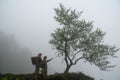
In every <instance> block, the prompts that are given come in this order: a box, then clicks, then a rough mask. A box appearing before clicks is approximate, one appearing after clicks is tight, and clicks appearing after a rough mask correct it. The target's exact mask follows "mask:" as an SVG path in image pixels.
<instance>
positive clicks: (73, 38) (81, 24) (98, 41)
mask: <svg viewBox="0 0 120 80" xmlns="http://www.w3.org/2000/svg"><path fill="white" fill-rule="evenodd" d="M55 12H56V16H55V17H54V18H55V20H56V21H57V22H58V23H60V25H61V27H60V28H57V29H56V30H55V32H54V33H52V34H51V37H52V39H51V40H50V44H52V45H53V46H54V48H55V49H56V50H57V51H58V56H62V57H63V60H64V61H65V62H66V69H67V68H68V67H71V66H72V65H75V64H76V63H77V62H78V61H79V60H81V59H84V60H86V61H88V62H90V63H91V64H94V65H96V66H98V67H99V68H100V69H101V70H107V69H108V68H111V67H114V66H110V65H109V63H110V62H109V61H108V59H109V58H111V57H112V58H115V57H116V55H115V53H116V52H117V51H118V50H119V49H116V47H115V46H111V45H108V44H105V43H104V41H103V38H104V36H105V32H103V31H102V30H101V29H100V28H97V29H94V28H93V22H87V21H85V20H84V19H80V16H81V14H82V11H81V12H77V11H76V10H72V9H70V8H69V9H66V8H65V7H64V6H63V5H62V4H60V7H59V8H55ZM68 70H69V69H68Z"/></svg>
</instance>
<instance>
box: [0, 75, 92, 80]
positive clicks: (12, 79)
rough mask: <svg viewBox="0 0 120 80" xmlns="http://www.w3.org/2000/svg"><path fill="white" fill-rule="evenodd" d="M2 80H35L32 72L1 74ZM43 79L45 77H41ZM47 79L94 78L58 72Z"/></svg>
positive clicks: (71, 79)
mask: <svg viewBox="0 0 120 80" xmlns="http://www.w3.org/2000/svg"><path fill="white" fill-rule="evenodd" d="M0 80H35V79H34V77H33V75H32V74H19V75H18V74H10V73H9V74H4V75H3V74H0ZM39 80H43V79H39ZM47 80H94V78H92V77H90V76H87V75H85V74H83V73H67V74H63V73H56V74H54V75H49V76H48V79H47Z"/></svg>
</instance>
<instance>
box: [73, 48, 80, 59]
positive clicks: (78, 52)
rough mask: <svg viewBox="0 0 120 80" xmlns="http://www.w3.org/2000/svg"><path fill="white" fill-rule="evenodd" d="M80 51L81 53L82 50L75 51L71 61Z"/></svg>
mask: <svg viewBox="0 0 120 80" xmlns="http://www.w3.org/2000/svg"><path fill="white" fill-rule="evenodd" d="M80 51H82V50H79V51H77V52H76V53H75V54H74V55H73V57H72V60H73V59H74V58H75V57H76V55H77V54H78V53H79V52H80Z"/></svg>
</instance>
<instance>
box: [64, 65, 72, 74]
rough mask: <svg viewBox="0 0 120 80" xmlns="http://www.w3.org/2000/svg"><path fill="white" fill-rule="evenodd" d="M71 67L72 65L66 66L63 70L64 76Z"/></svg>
mask: <svg viewBox="0 0 120 80" xmlns="http://www.w3.org/2000/svg"><path fill="white" fill-rule="evenodd" d="M71 66H72V65H69V66H66V69H65V71H64V74H65V73H68V72H69V70H70V68H71Z"/></svg>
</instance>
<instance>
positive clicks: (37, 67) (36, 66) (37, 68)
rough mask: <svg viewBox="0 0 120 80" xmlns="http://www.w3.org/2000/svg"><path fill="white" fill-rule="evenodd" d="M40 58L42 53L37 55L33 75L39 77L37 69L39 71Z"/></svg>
mask: <svg viewBox="0 0 120 80" xmlns="http://www.w3.org/2000/svg"><path fill="white" fill-rule="evenodd" d="M41 56H42V53H39V54H38V56H37V57H38V63H37V64H35V72H34V73H35V74H37V75H39V69H40V67H41V63H42V58H41Z"/></svg>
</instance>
